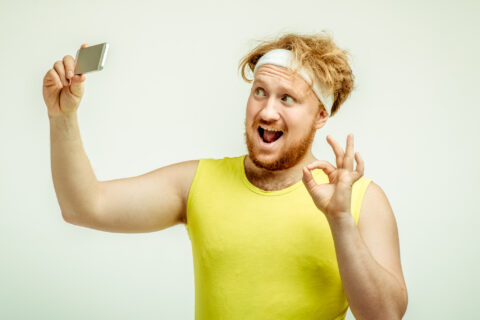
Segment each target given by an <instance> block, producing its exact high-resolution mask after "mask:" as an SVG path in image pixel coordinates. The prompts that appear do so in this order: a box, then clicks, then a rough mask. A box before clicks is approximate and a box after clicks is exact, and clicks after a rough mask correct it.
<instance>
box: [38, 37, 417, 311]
mask: <svg viewBox="0 0 480 320" xmlns="http://www.w3.org/2000/svg"><path fill="white" fill-rule="evenodd" d="M85 46H86V45H82V47H85ZM74 65H75V61H74V59H73V57H71V56H69V55H67V56H65V57H64V58H63V61H57V62H56V63H55V64H54V68H53V69H51V70H49V71H48V72H47V74H46V75H45V78H44V83H43V95H44V99H45V103H46V105H47V109H48V116H49V120H50V134H51V157H52V176H53V182H54V186H55V191H56V194H57V198H58V201H59V204H60V208H61V210H62V216H63V217H64V219H65V220H66V221H67V222H69V223H72V224H76V225H81V226H85V227H90V228H95V229H98V230H104V231H110V232H152V231H156V230H161V229H165V228H167V227H170V226H173V225H175V224H178V223H184V224H185V226H186V228H187V231H188V235H189V237H190V240H191V242H192V251H193V258H194V271H195V297H196V303H195V316H196V318H197V319H344V317H345V315H346V312H347V309H348V307H349V306H350V308H351V310H352V313H353V314H354V315H355V317H356V318H357V319H400V318H402V317H403V315H404V313H405V311H406V307H407V299H408V298H407V290H406V285H405V281H404V278H403V272H402V268H401V263H400V253H399V241H398V231H397V227H396V222H395V217H394V215H393V212H392V209H391V207H390V205H389V202H388V199H387V197H386V196H385V194H384V192H383V191H382V189H381V188H380V187H379V186H378V185H376V184H375V183H374V182H373V181H371V180H370V179H368V178H365V177H363V170H364V163H363V160H362V158H361V157H360V155H359V154H358V153H354V144H353V135H352V134H350V135H348V137H347V143H346V149H345V150H343V148H342V147H341V146H340V145H339V144H338V143H337V142H336V141H335V140H334V139H333V138H331V137H330V136H327V142H328V143H329V144H330V146H331V147H332V149H333V151H334V153H335V156H336V167H335V166H334V165H332V164H330V163H328V162H327V161H323V160H318V159H316V158H315V157H314V156H313V154H312V153H311V146H312V143H313V139H314V136H315V132H316V130H317V129H320V128H322V127H323V126H324V125H325V123H326V121H327V119H328V117H330V116H332V115H333V114H335V113H336V112H337V111H338V109H339V107H340V105H341V104H342V103H343V102H344V101H345V100H346V98H347V97H348V96H349V94H350V92H351V90H352V88H353V75H352V73H351V69H350V67H349V65H348V62H347V59H346V53H345V51H343V50H340V49H339V48H338V47H337V46H336V45H335V43H334V42H333V41H332V39H331V38H330V37H328V36H327V35H324V34H317V35H310V36H307V35H297V34H287V35H284V36H283V37H280V38H278V39H275V40H272V41H269V42H264V43H263V44H261V45H259V46H257V48H255V49H254V50H253V51H252V52H251V53H250V54H248V55H247V56H246V57H245V58H244V59H243V60H242V62H241V65H240V67H241V69H242V77H243V78H244V79H245V80H247V81H250V80H248V79H247V78H246V76H245V73H244V71H245V68H246V67H248V68H249V69H250V70H252V71H253V74H254V81H253V84H252V89H251V93H250V96H249V99H248V102H247V109H246V118H245V138H246V143H247V147H248V155H243V156H239V157H233V158H231V157H225V158H223V159H200V160H192V161H185V162H181V163H176V164H172V165H169V166H165V167H162V168H159V169H157V170H154V171H152V172H149V173H146V174H144V175H140V176H137V177H130V178H124V179H117V180H111V181H98V180H97V179H96V177H95V174H94V172H93V170H92V168H91V166H90V164H89V161H88V158H87V156H86V154H85V152H84V150H83V147H82V143H81V140H80V134H79V128H78V121H77V113H76V111H77V109H78V106H79V103H80V100H81V98H82V95H83V92H84V84H83V83H84V81H85V75H75V76H73V74H72V72H71V71H73V69H74ZM354 159H355V162H356V163H357V165H356V169H354Z"/></svg>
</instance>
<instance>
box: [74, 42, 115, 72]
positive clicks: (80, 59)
mask: <svg viewBox="0 0 480 320" xmlns="http://www.w3.org/2000/svg"><path fill="white" fill-rule="evenodd" d="M107 51H108V43H107V42H104V43H100V44H97V45H94V46H89V47H82V48H80V49H78V51H77V56H76V58H75V61H76V63H75V71H74V74H85V73H89V72H94V71H100V70H103V66H104V65H105V60H106V58H107Z"/></svg>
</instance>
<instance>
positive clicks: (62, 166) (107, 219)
mask: <svg viewBox="0 0 480 320" xmlns="http://www.w3.org/2000/svg"><path fill="white" fill-rule="evenodd" d="M50 130H51V131H50V132H51V161H52V176H53V182H54V186H55V191H56V194H57V198H58V202H59V204H60V208H61V210H62V215H63V217H64V219H65V220H66V221H67V222H70V223H72V224H76V225H80V226H85V227H89V228H93V229H98V230H103V231H109V232H129V233H130V232H152V231H156V230H161V229H164V228H167V227H170V226H173V225H175V224H178V223H182V222H184V220H185V214H186V202H187V199H188V193H189V190H190V185H191V183H192V180H193V177H194V175H195V172H196V168H197V165H198V160H191V161H185V162H180V163H177V164H172V165H169V166H165V167H162V168H159V169H156V170H154V171H151V172H148V173H145V174H143V175H140V176H137V177H130V178H122V179H115V180H110V181H98V180H97V178H96V177H95V174H94V172H93V169H92V167H91V165H90V162H89V160H88V158H87V155H86V154H85V151H84V149H83V146H82V142H81V139H80V133H79V128H78V121H77V116H76V113H72V114H71V115H70V116H68V117H61V118H55V119H50Z"/></svg>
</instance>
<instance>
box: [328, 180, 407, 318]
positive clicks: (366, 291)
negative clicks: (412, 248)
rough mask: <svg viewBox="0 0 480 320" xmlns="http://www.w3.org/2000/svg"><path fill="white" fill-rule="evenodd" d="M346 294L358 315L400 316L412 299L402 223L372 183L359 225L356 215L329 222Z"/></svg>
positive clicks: (375, 316)
mask: <svg viewBox="0 0 480 320" xmlns="http://www.w3.org/2000/svg"><path fill="white" fill-rule="evenodd" d="M329 222H330V227H331V230H332V235H333V238H334V243H335V250H336V253H337V260H338V266H339V269H340V275H341V278H342V282H343V286H344V289H345V295H346V296H347V300H348V302H349V304H350V308H351V310H352V313H353V314H354V316H355V318H356V319H401V318H402V317H403V315H404V314H405V311H406V309H407V303H408V295H407V288H406V285H405V280H404V278H403V273H402V268H401V264H400V250H399V243H398V242H399V240H398V232H397V226H396V222H395V217H394V215H393V211H392V209H391V207H390V205H389V203H388V200H387V197H386V196H385V194H384V193H383V191H382V189H381V188H380V187H379V186H378V185H376V184H375V183H374V182H373V181H372V182H371V183H370V184H369V186H368V188H367V191H366V193H365V198H364V200H363V204H362V209H361V213H360V219H359V225H358V228H357V227H356V226H355V221H354V220H353V218H352V217H351V215H350V216H349V217H348V218H345V219H338V220H330V221H329Z"/></svg>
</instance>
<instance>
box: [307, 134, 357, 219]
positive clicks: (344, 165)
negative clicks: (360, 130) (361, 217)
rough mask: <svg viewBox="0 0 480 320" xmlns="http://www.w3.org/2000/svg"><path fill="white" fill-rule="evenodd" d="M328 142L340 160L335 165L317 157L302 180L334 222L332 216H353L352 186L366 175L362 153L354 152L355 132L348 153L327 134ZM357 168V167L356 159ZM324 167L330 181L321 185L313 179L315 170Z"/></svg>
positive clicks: (319, 205)
mask: <svg viewBox="0 0 480 320" xmlns="http://www.w3.org/2000/svg"><path fill="white" fill-rule="evenodd" d="M327 142H328V143H329V144H330V146H331V147H332V149H333V152H334V153H335V157H336V159H337V167H336V168H335V167H334V166H333V165H332V164H331V163H330V162H328V161H324V160H317V161H314V162H312V163H310V164H309V165H308V166H306V167H304V168H303V178H302V181H303V183H304V185H305V187H306V188H307V190H308V192H309V193H310V196H311V197H312V199H313V202H314V203H315V205H316V206H317V207H318V209H320V210H321V211H322V212H323V213H324V214H325V215H326V217H327V219H328V220H329V221H330V220H331V219H336V218H342V217H344V216H350V217H351V212H350V206H351V198H352V185H353V183H354V182H355V181H357V180H358V179H360V178H361V177H362V176H363V170H364V163H363V159H362V158H361V157H360V154H359V153H358V152H355V154H354V152H353V134H349V135H348V136H347V147H346V152H344V151H343V149H342V147H341V146H340V145H339V144H338V142H337V141H335V140H334V139H333V138H332V137H330V136H327ZM354 157H355V160H356V162H357V168H356V169H355V170H353V158H354ZM316 168H319V169H322V170H323V171H324V172H325V173H326V174H327V175H328V179H329V180H330V182H329V183H325V184H320V185H319V184H317V183H316V182H315V180H314V179H313V176H312V173H311V172H310V171H311V170H313V169H316Z"/></svg>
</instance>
